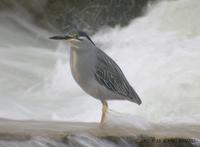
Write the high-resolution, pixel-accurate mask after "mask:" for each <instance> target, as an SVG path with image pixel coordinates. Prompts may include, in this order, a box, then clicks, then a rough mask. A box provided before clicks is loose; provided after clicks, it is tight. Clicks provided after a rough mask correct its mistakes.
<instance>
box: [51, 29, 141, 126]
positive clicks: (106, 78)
mask: <svg viewBox="0 0 200 147" xmlns="http://www.w3.org/2000/svg"><path fill="white" fill-rule="evenodd" d="M50 39H55V40H65V41H66V42H67V44H68V45H69V46H70V68H71V73H72V76H73V78H74V80H75V81H76V82H77V83H78V85H79V86H80V87H81V88H82V89H83V91H85V92H86V93H87V94H89V95H90V96H92V97H94V98H96V99H98V100H100V101H101V103H102V114H101V122H100V124H101V125H103V124H105V118H106V114H107V113H108V103H107V101H108V100H128V101H131V102H134V103H136V104H138V105H140V104H141V103H142V101H141V99H140V97H139V96H138V94H137V93H136V91H135V90H134V89H133V88H132V86H131V85H130V84H129V82H128V81H127V79H126V77H125V76H124V74H123V72H122V70H121V69H120V67H119V66H118V65H117V64H116V62H115V61H114V60H113V59H112V58H111V57H110V56H109V55H107V54H106V53H105V52H104V51H103V50H101V49H100V48H98V47H97V46H96V44H95V43H94V42H93V41H92V39H91V38H90V37H89V36H88V35H87V33H85V32H83V31H75V32H73V33H68V34H66V35H57V36H53V37H50Z"/></svg>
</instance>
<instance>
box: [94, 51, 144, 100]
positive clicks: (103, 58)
mask: <svg viewBox="0 0 200 147" xmlns="http://www.w3.org/2000/svg"><path fill="white" fill-rule="evenodd" d="M97 60H98V61H97V64H96V67H95V69H96V72H95V78H96V80H97V81H98V82H99V83H100V84H101V85H103V86H104V87H106V88H107V89H109V90H111V91H113V92H115V93H117V94H119V95H122V96H125V97H129V98H131V99H133V101H134V102H136V103H138V104H140V103H141V100H140V98H139V96H138V95H137V93H136V92H135V91H134V89H133V88H132V87H131V86H130V84H129V83H128V81H127V80H126V78H125V76H124V74H123V72H122V71H121V69H120V68H119V66H118V65H117V64H116V63H115V62H114V61H113V60H112V59H111V58H110V57H109V56H108V55H106V54H105V53H104V52H103V51H101V50H99V51H98V52H97Z"/></svg>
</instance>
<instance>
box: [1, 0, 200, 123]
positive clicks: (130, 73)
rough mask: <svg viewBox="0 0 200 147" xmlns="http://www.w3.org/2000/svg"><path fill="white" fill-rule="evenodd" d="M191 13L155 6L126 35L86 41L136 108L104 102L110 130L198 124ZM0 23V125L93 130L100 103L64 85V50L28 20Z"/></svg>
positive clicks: (183, 0)
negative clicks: (133, 96)
mask: <svg viewBox="0 0 200 147" xmlns="http://www.w3.org/2000/svg"><path fill="white" fill-rule="evenodd" d="M199 13H200V1H199V0H192V1H191V0H179V1H163V2H160V3H158V4H156V5H155V6H153V7H149V10H148V13H147V14H146V16H144V17H141V18H138V19H135V20H133V21H132V22H130V24H129V25H128V26H126V27H123V28H121V27H119V26H116V27H115V28H107V29H105V28H103V29H101V30H100V31H99V32H97V33H96V34H95V35H94V36H92V39H93V40H94V42H96V44H97V45H98V46H99V47H100V48H102V49H104V50H105V52H106V53H107V54H109V55H110V56H111V57H112V58H113V59H114V60H115V61H116V62H117V63H118V64H119V66H120V67H121V68H122V70H123V71H124V74H125V75H126V77H127V79H128V81H130V83H131V85H132V86H133V87H134V89H135V90H136V91H137V92H138V94H139V95H140V97H141V99H142V101H143V104H142V105H141V106H137V105H136V104H134V103H131V102H128V101H111V102H109V106H110V112H112V111H114V113H117V114H118V115H116V116H117V117H116V118H113V119H116V122H117V120H121V121H120V122H121V123H122V122H124V121H125V122H126V121H127V122H129V120H132V119H130V118H131V117H132V118H134V119H136V120H138V121H139V122H138V124H140V125H141V124H142V127H145V126H148V123H146V121H147V122H154V123H169V124H173V123H180V122H182V123H188V124H199V121H200V114H199V111H200V91H199V89H200V72H199V65H200V50H199V42H200V28H199V26H200V20H199V19H198V18H199ZM0 20H1V24H0V34H1V35H0V69H1V71H0V117H1V118H9V119H18V120H29V119H31V120H52V121H53V120H57V121H84V122H91V121H92V122H98V121H99V120H100V111H101V103H100V102H99V101H98V100H96V99H93V98H91V97H90V96H88V95H86V94H85V93H84V92H83V91H82V90H81V89H80V88H79V87H78V86H77V84H76V83H75V82H74V80H73V79H72V76H71V73H70V68H69V54H68V53H69V47H68V46H67V45H66V44H64V43H62V42H60V43H58V44H57V42H55V41H52V40H49V39H48V37H49V36H51V35H52V34H51V33H49V32H46V31H44V30H42V29H40V28H37V27H36V26H34V25H31V24H32V23H31V21H30V20H28V21H27V20H23V19H22V18H20V17H17V16H15V15H13V14H7V13H5V14H1V15H0ZM112 114H113V113H111V115H112ZM113 115H114V114H113ZM122 118H123V121H122ZM120 122H118V123H120ZM142 122H143V123H142ZM140 127H141V126H140Z"/></svg>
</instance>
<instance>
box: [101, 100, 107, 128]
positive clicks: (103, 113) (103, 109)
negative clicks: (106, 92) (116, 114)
mask: <svg viewBox="0 0 200 147" xmlns="http://www.w3.org/2000/svg"><path fill="white" fill-rule="evenodd" d="M102 104H103V107H102V115H101V125H103V124H104V123H105V118H106V113H107V111H108V103H107V102H106V101H102Z"/></svg>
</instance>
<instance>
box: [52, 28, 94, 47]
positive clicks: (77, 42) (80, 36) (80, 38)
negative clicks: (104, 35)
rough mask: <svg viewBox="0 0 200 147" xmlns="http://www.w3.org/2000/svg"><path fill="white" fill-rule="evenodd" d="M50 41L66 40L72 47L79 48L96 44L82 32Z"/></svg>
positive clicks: (60, 36) (59, 36)
mask: <svg viewBox="0 0 200 147" xmlns="http://www.w3.org/2000/svg"><path fill="white" fill-rule="evenodd" d="M50 39H54V40H65V41H66V42H67V43H69V45H70V46H71V47H75V48H79V47H80V46H81V45H85V44H91V45H95V44H94V42H93V41H92V40H91V39H90V37H89V36H88V35H87V34H86V33H85V32H82V31H76V32H73V33H69V34H67V35H58V36H53V37H50Z"/></svg>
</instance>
